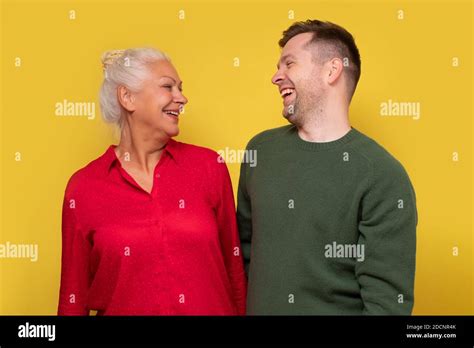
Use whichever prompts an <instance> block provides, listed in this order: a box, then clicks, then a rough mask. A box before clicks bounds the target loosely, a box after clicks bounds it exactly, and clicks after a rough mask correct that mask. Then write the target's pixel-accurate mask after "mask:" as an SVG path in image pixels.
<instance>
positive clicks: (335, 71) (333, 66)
mask: <svg viewBox="0 0 474 348" xmlns="http://www.w3.org/2000/svg"><path fill="white" fill-rule="evenodd" d="M327 64H328V65H327V66H328V69H329V70H328V74H327V82H328V83H329V84H330V85H332V84H334V83H336V82H337V80H339V77H340V76H341V75H342V71H343V70H344V64H343V62H342V59H340V58H333V59H331V60H330V61H329V62H328V63H327Z"/></svg>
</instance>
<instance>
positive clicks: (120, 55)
mask: <svg viewBox="0 0 474 348" xmlns="http://www.w3.org/2000/svg"><path fill="white" fill-rule="evenodd" d="M160 60H167V61H170V59H169V57H168V56H167V55H166V54H165V53H163V52H161V51H159V50H157V49H154V48H130V49H126V50H112V51H107V52H105V53H104V54H103V55H102V66H103V69H104V81H103V82H102V86H101V88H100V93H99V99H100V108H101V110H102V118H103V119H104V121H105V122H107V123H113V124H115V125H117V126H118V127H119V128H120V129H121V128H122V125H123V120H122V106H121V105H120V103H119V101H118V99H117V88H118V87H119V86H125V87H127V88H128V89H130V90H131V91H134V92H138V91H139V90H140V88H141V86H142V83H143V82H144V81H145V80H146V79H147V78H148V77H149V73H150V69H149V65H150V64H151V63H154V62H157V61H160Z"/></svg>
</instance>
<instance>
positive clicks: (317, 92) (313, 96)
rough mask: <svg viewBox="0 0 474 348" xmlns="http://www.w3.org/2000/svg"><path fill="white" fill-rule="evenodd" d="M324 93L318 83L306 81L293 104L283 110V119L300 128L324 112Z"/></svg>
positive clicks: (320, 84)
mask: <svg viewBox="0 0 474 348" xmlns="http://www.w3.org/2000/svg"><path fill="white" fill-rule="evenodd" d="M324 103H325V93H324V90H323V89H322V83H321V82H320V81H314V80H307V81H306V83H305V86H304V87H303V88H302V89H301V91H300V92H298V94H297V95H296V98H295V101H294V102H293V104H290V105H288V107H287V108H286V109H284V110H283V117H285V118H286V119H287V120H288V122H290V123H291V124H293V125H295V126H296V127H298V128H300V127H302V126H303V125H305V124H307V123H308V122H309V121H310V120H313V119H314V118H315V117H316V121H317V119H318V118H319V117H318V115H321V114H322V113H323V112H324Z"/></svg>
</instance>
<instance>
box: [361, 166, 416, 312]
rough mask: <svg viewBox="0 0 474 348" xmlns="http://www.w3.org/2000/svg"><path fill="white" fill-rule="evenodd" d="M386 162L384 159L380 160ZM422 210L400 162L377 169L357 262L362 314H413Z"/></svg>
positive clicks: (363, 207)
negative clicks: (360, 257)
mask: <svg viewBox="0 0 474 348" xmlns="http://www.w3.org/2000/svg"><path fill="white" fill-rule="evenodd" d="M380 162H381V163H380ZM416 225H417V211H416V198H415V192H414V190H413V187H412V185H411V182H410V179H409V178H408V175H407V174H406V172H405V170H404V169H403V167H402V166H401V164H399V163H398V162H396V161H395V160H393V161H379V162H378V163H376V165H374V166H373V167H372V175H371V176H370V179H369V185H368V189H367V191H366V194H365V195H364V197H363V198H362V203H361V208H360V221H359V232H360V233H359V241H358V243H359V244H361V245H364V250H365V259H364V261H362V262H357V263H356V269H355V273H356V277H357V280H358V282H359V284H360V289H361V297H362V300H363V303H364V308H363V314H369V315H373V314H374V315H386V314H389V315H410V314H411V312H412V308H413V303H414V290H413V288H414V277H415V261H416V260H415V258H416Z"/></svg>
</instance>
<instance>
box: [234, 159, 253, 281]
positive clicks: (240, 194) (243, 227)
mask: <svg viewBox="0 0 474 348" xmlns="http://www.w3.org/2000/svg"><path fill="white" fill-rule="evenodd" d="M237 221H238V226H239V234H240V243H241V245H242V255H243V257H244V265H245V273H246V274H247V277H248V274H249V268H250V250H251V243H252V207H251V202H250V197H249V195H248V192H247V163H246V161H242V163H241V166H240V178H239V187H238V189H237Z"/></svg>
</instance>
